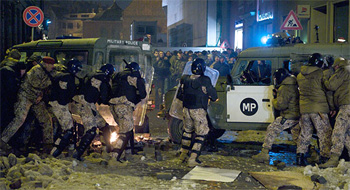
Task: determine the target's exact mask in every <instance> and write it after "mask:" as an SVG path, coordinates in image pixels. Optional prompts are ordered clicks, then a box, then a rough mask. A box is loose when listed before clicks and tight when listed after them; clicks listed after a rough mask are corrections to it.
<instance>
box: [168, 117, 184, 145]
mask: <svg viewBox="0 0 350 190" xmlns="http://www.w3.org/2000/svg"><path fill="white" fill-rule="evenodd" d="M168 133H169V136H170V139H171V140H172V141H173V142H174V143H176V144H181V139H182V133H183V122H182V120H180V119H177V118H174V117H170V119H169V122H168Z"/></svg>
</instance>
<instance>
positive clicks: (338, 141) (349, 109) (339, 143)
mask: <svg viewBox="0 0 350 190" xmlns="http://www.w3.org/2000/svg"><path fill="white" fill-rule="evenodd" d="M349 121H350V105H342V106H340V108H339V113H338V115H337V118H336V121H335V127H334V130H333V133H332V148H331V153H332V154H335V155H338V156H340V155H341V153H342V152H343V149H344V145H345V147H346V149H348V153H349V151H350V123H349ZM349 157H350V153H349Z"/></svg>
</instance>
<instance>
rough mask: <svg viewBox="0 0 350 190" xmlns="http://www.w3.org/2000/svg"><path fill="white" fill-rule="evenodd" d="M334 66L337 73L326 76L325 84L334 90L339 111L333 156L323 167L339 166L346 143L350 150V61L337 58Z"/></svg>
mask: <svg viewBox="0 0 350 190" xmlns="http://www.w3.org/2000/svg"><path fill="white" fill-rule="evenodd" d="M333 67H334V69H335V73H334V74H333V75H332V77H331V78H329V79H327V78H324V80H325V81H324V84H325V86H326V88H327V89H329V90H332V91H334V103H335V106H336V107H337V108H338V109H339V112H338V115H337V117H336V121H335V126H334V130H333V133H332V148H331V157H330V159H329V160H328V161H327V162H326V163H325V164H321V165H320V167H322V168H327V167H336V166H338V163H339V157H340V155H341V153H342V151H343V149H344V145H345V147H346V148H347V150H348V153H349V152H350V135H349V133H350V122H349V121H350V88H349V86H350V62H349V61H348V60H346V59H344V58H337V59H336V60H335V61H334V65H333ZM349 155H350V153H349ZM349 157H350V156H349Z"/></svg>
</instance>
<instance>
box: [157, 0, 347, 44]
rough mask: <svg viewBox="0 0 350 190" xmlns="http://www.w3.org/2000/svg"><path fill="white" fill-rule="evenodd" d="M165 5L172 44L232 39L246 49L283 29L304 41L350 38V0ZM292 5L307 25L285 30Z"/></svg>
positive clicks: (213, 0) (210, 0)
mask: <svg viewBox="0 0 350 190" xmlns="http://www.w3.org/2000/svg"><path fill="white" fill-rule="evenodd" d="M163 7H164V9H165V10H166V13H167V19H168V25H167V27H168V38H167V39H168V44H169V46H186V45H187V46H206V47H212V46H220V44H222V43H223V42H224V41H227V42H228V43H229V45H230V46H231V48H239V49H246V48H249V47H256V46H263V45H265V44H264V40H262V39H265V38H266V36H268V35H272V34H273V33H278V32H284V33H288V34H289V35H290V36H294V37H300V38H301V39H302V40H303V41H304V42H305V43H315V42H319V43H337V42H343V41H345V42H348V41H349V40H350V32H349V31H350V24H349V23H350V19H349V18H350V14H349V12H350V11H349V10H350V8H349V0H328V1H327V0H325V1H315V0H309V1H299V0H295V1H292V0H251V1H246V0H198V1H186V0H178V1H171V0H163ZM290 11H294V12H295V14H296V15H297V18H298V20H299V23H300V25H301V27H302V28H303V29H302V30H288V31H284V30H281V25H282V24H283V22H284V21H285V19H286V18H287V16H288V14H289V12H290ZM184 28H186V29H187V30H185V29H184ZM316 28H317V30H316ZM317 39H318V40H317Z"/></svg>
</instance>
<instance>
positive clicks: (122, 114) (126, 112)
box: [109, 62, 147, 161]
mask: <svg viewBox="0 0 350 190" xmlns="http://www.w3.org/2000/svg"><path fill="white" fill-rule="evenodd" d="M134 63H135V62H134ZM136 64H137V63H136ZM137 66H138V64H137ZM146 95H147V93H146V88H145V81H144V79H143V78H141V75H140V72H139V71H138V70H132V69H130V68H129V69H125V70H124V71H122V72H119V73H117V74H116V75H115V77H114V78H113V79H112V98H111V99H110V101H109V103H110V110H111V113H112V115H113V118H114V120H115V121H116V122H117V123H118V126H119V133H118V135H119V136H118V138H117V140H116V141H114V142H113V144H112V146H113V147H114V149H115V150H116V153H117V157H116V159H117V160H118V161H120V160H119V159H120V157H121V154H122V153H123V151H124V150H125V148H126V145H127V142H128V141H129V140H130V139H131V138H132V135H133V128H134V120H133V111H134V108H135V105H136V104H137V103H139V102H140V101H141V99H143V98H145V97H146Z"/></svg>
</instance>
